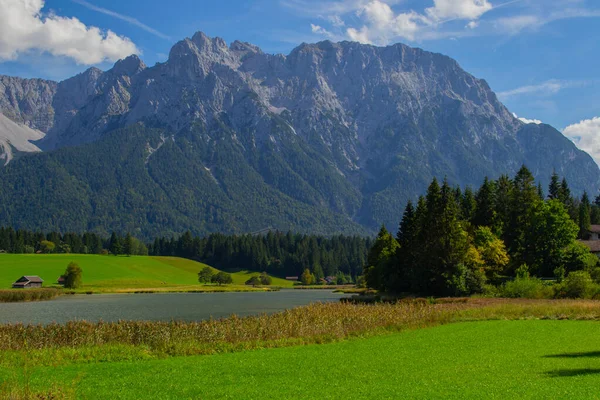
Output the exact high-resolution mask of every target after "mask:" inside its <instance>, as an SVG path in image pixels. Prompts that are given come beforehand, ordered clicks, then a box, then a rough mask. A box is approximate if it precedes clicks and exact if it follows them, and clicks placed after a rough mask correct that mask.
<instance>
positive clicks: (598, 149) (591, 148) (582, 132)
mask: <svg viewBox="0 0 600 400" xmlns="http://www.w3.org/2000/svg"><path fill="white" fill-rule="evenodd" d="M563 134H564V135H565V136H566V137H568V138H569V139H571V140H572V141H573V142H574V143H575V144H576V145H577V147H579V148H580V149H581V150H583V151H585V152H587V153H588V154H589V155H591V156H592V157H593V158H594V160H595V161H596V163H597V164H599V165H600V118H599V117H595V118H592V119H587V120H583V121H581V122H579V123H577V124H573V125H570V126H567V127H566V128H565V129H564V130H563Z"/></svg>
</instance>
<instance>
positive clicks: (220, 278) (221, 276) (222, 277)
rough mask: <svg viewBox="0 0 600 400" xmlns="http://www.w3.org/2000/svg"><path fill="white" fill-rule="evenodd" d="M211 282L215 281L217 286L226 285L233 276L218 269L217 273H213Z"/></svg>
mask: <svg viewBox="0 0 600 400" xmlns="http://www.w3.org/2000/svg"><path fill="white" fill-rule="evenodd" d="M211 282H212V283H216V284H217V285H219V286H221V285H228V284H230V283H233V278H232V277H231V274H228V273H227V272H223V271H220V272H218V273H217V274H215V275H213V277H212V279H211Z"/></svg>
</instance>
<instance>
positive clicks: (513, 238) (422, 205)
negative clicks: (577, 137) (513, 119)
mask: <svg viewBox="0 0 600 400" xmlns="http://www.w3.org/2000/svg"><path fill="white" fill-rule="evenodd" d="M599 206H600V198H597V199H596V202H595V204H591V203H590V201H589V198H588V195H587V194H586V193H584V195H583V196H582V198H581V199H574V198H573V196H572V195H571V193H570V190H569V187H568V183H567V181H566V180H564V179H563V180H562V181H561V180H560V179H559V177H558V175H557V174H554V175H553V176H552V179H551V183H550V187H549V193H548V196H547V197H546V196H545V195H544V193H543V190H542V188H541V187H540V186H536V184H535V181H534V178H533V175H532V174H531V172H530V171H529V170H528V169H527V168H526V167H522V168H521V169H520V170H519V172H518V173H517V174H516V176H515V177H514V178H513V179H510V178H509V177H508V176H501V177H500V178H499V179H498V180H495V181H494V180H489V179H485V181H484V182H483V184H482V186H481V187H480V188H479V190H477V191H476V192H473V190H472V189H470V188H466V189H465V190H464V191H462V190H461V189H460V188H452V187H450V186H449V185H448V183H447V182H446V181H444V182H443V183H442V185H440V184H439V182H438V181H437V180H436V179H434V180H433V181H432V182H431V184H430V186H429V188H428V190H427V194H426V196H422V197H420V198H419V200H418V202H417V204H416V206H415V205H414V204H412V203H411V202H409V203H408V204H407V206H406V209H405V212H404V216H403V219H402V221H401V223H400V227H399V230H398V233H397V235H396V237H393V236H392V234H391V233H389V232H388V231H387V230H386V229H385V227H382V229H381V231H380V232H379V235H378V236H377V239H376V240H375V243H374V245H373V247H372V248H371V251H370V253H369V256H368V260H367V264H366V268H365V277H366V281H367V284H368V285H369V286H370V287H373V288H377V289H380V290H384V291H387V292H396V293H401V292H411V293H419V294H424V295H466V294H472V293H478V292H483V291H484V290H485V286H486V285H487V284H490V283H497V282H498V281H499V280H501V279H503V278H506V277H514V276H517V275H519V274H521V275H527V276H528V275H529V274H531V275H535V276H538V277H553V276H555V277H557V278H558V279H562V277H564V276H565V275H566V274H568V273H569V272H571V271H577V270H582V269H586V268H595V267H596V264H597V262H598V260H597V258H596V257H595V256H594V255H592V254H591V253H590V251H589V249H588V248H587V247H585V246H584V245H583V244H581V243H579V242H578V241H577V238H583V239H585V238H586V236H587V234H588V229H589V227H590V224H592V223H599V222H600V207H599Z"/></svg>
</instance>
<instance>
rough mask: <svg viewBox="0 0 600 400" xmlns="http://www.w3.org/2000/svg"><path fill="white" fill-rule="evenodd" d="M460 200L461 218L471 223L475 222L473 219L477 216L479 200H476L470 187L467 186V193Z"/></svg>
mask: <svg viewBox="0 0 600 400" xmlns="http://www.w3.org/2000/svg"><path fill="white" fill-rule="evenodd" d="M459 200H460V209H461V213H460V214H461V218H462V219H464V220H465V221H469V222H471V221H472V220H473V217H474V216H475V211H476V210H477V200H475V196H474V195H473V190H472V189H471V187H470V186H467V188H466V189H465V193H464V194H463V196H462V198H460V199H459Z"/></svg>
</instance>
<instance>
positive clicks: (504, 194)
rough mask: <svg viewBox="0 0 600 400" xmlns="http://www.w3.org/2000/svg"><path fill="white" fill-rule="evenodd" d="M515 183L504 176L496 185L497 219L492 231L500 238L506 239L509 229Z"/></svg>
mask: <svg viewBox="0 0 600 400" xmlns="http://www.w3.org/2000/svg"><path fill="white" fill-rule="evenodd" d="M512 188H513V183H512V181H511V180H510V178H509V177H508V176H507V175H502V176H500V178H498V182H497V183H496V199H495V200H496V204H495V210H496V219H495V221H494V224H493V225H492V231H493V232H494V233H495V234H496V235H498V236H499V237H502V238H504V235H505V234H506V231H507V227H508V226H509V225H510V210H511V208H510V204H511V197H512Z"/></svg>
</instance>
